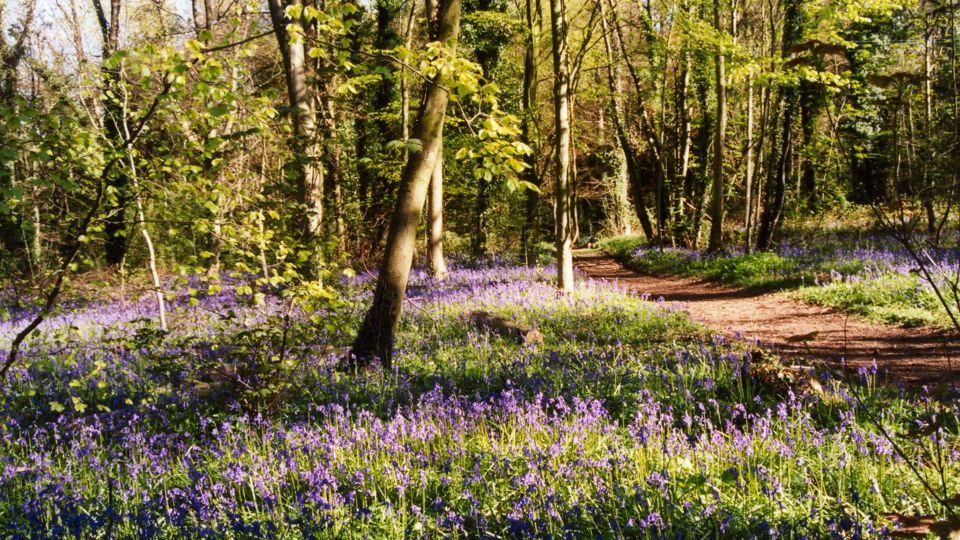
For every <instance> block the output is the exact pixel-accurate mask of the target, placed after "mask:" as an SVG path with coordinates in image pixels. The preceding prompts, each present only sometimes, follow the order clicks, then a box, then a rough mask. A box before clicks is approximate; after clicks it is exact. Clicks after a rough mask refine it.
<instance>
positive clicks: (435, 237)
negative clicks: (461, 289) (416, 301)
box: [427, 141, 447, 281]
mask: <svg viewBox="0 0 960 540" xmlns="http://www.w3.org/2000/svg"><path fill="white" fill-rule="evenodd" d="M427 227H428V231H429V232H428V238H427V259H428V260H429V262H430V272H431V273H432V274H433V277H434V278H435V279H437V280H441V281H442V280H444V279H446V278H447V261H446V260H445V259H444V256H443V143H442V141H441V145H440V153H439V154H437V164H436V167H434V169H433V176H431V177H430V195H429V200H428V201H427Z"/></svg>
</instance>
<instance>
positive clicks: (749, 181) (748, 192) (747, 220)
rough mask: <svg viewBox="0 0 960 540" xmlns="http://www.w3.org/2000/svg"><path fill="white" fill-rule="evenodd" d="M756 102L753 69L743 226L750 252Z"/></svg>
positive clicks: (749, 78) (749, 85)
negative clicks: (754, 100) (754, 99)
mask: <svg viewBox="0 0 960 540" xmlns="http://www.w3.org/2000/svg"><path fill="white" fill-rule="evenodd" d="M753 115H754V103H753V70H752V69H751V70H750V72H749V73H748V74H747V143H746V146H747V149H746V154H747V155H746V158H745V161H746V165H747V170H746V172H745V173H744V193H745V196H744V205H743V228H744V251H746V252H747V253H750V248H751V246H752V243H751V239H752V238H753V236H752V232H753V231H752V226H753V199H752V197H753V193H752V191H753V170H754V163H753V124H754V118H753Z"/></svg>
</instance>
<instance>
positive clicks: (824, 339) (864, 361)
mask: <svg viewBox="0 0 960 540" xmlns="http://www.w3.org/2000/svg"><path fill="white" fill-rule="evenodd" d="M576 266H577V267H578V268H579V269H580V271H582V272H583V273H584V274H586V275H587V276H589V277H590V278H593V279H597V280H607V281H612V282H616V283H618V284H619V285H620V286H621V287H624V288H626V289H627V290H629V291H630V292H633V293H635V294H638V295H648V296H649V298H650V299H651V300H659V299H663V301H665V302H669V303H674V304H678V305H679V306H678V307H680V308H681V309H683V310H685V311H687V312H688V313H689V314H690V316H691V318H693V319H694V320H696V321H698V322H701V323H703V324H705V325H707V326H708V327H711V328H714V329H716V330H720V331H722V332H723V333H725V334H727V335H729V336H731V337H736V338H742V339H746V340H749V341H754V342H757V343H758V344H759V345H761V346H763V347H764V348H768V349H770V350H773V351H776V352H778V353H780V354H782V355H783V356H785V357H788V358H805V359H810V360H819V361H823V362H825V363H828V364H831V365H834V366H838V367H839V366H840V365H841V364H843V363H844V360H845V365H846V366H847V367H850V368H856V367H859V366H870V365H871V364H872V363H873V361H874V360H875V361H876V363H877V367H878V368H879V369H880V372H881V373H884V374H886V376H887V377H889V379H890V380H891V381H892V382H902V383H904V384H906V385H910V386H914V385H922V384H930V385H937V384H940V383H945V382H960V340H958V339H957V337H956V335H952V334H951V333H949V332H946V331H944V330H941V329H937V328H928V327H923V328H901V327H897V326H891V325H883V324H876V323H871V322H868V321H865V320H863V319H860V318H858V317H856V316H854V315H848V314H845V313H842V312H839V311H837V310H835V309H831V308H825V307H820V306H812V305H808V304H804V303H801V302H797V301H795V300H792V299H790V298H789V297H787V295H786V294H784V293H753V292H748V291H745V290H742V289H736V288H730V287H723V286H719V285H716V284H713V283H709V282H706V281H703V280H700V279H690V278H682V277H671V276H650V275H641V274H638V273H636V272H634V271H632V270H630V269H628V268H626V267H624V266H623V265H622V264H620V262H618V261H617V260H616V259H614V258H613V257H611V256H609V255H586V256H582V257H577V259H576Z"/></svg>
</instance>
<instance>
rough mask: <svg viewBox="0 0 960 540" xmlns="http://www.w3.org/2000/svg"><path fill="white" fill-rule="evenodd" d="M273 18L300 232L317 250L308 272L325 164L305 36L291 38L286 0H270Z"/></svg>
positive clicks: (317, 234)
mask: <svg viewBox="0 0 960 540" xmlns="http://www.w3.org/2000/svg"><path fill="white" fill-rule="evenodd" d="M269 4H270V19H271V21H272V22H273V28H274V32H275V33H276V36H277V45H278V46H279V47H280V56H281V57H282V58H283V69H284V75H285V78H286V83H287V101H288V104H289V106H290V109H291V118H292V123H293V140H292V141H291V145H290V146H291V148H292V149H293V153H294V166H295V169H296V176H297V178H296V187H297V202H298V203H299V204H300V205H301V206H302V210H301V211H302V212H303V214H302V216H300V219H299V222H300V226H299V228H300V234H301V238H302V241H303V243H304V245H305V246H306V247H307V249H309V250H311V251H313V252H314V257H313V258H312V260H311V263H310V267H309V268H307V273H308V274H311V275H312V274H314V273H315V272H316V270H317V268H316V263H317V262H318V260H317V258H316V257H317V256H318V255H319V246H318V244H319V242H318V240H319V238H320V236H321V233H322V223H323V168H322V167H320V166H319V162H318V160H317V155H318V142H317V130H316V125H317V115H316V110H315V109H314V107H313V102H312V101H311V99H310V96H309V94H308V91H307V72H306V54H305V49H304V43H303V40H302V39H293V40H291V37H292V36H291V35H290V33H289V32H288V31H287V29H288V21H287V19H286V14H285V13H284V10H285V7H286V5H285V4H284V3H283V0H269Z"/></svg>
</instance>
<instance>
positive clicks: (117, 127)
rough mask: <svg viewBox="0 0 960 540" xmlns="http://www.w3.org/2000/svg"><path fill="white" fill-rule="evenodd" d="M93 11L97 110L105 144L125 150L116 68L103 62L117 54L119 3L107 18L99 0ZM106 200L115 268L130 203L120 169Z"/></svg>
mask: <svg viewBox="0 0 960 540" xmlns="http://www.w3.org/2000/svg"><path fill="white" fill-rule="evenodd" d="M93 7H94V11H96V14H97V21H98V22H99V25H100V34H101V37H102V40H103V41H102V49H101V50H102V58H103V63H102V64H101V68H100V77H101V81H102V85H103V87H102V88H101V101H100V104H101V107H102V108H103V128H104V134H105V136H106V139H107V141H108V142H109V144H112V145H114V146H115V148H116V149H117V150H118V151H126V144H125V141H124V137H123V130H122V129H121V126H122V125H123V122H124V119H123V107H122V106H121V104H120V102H119V98H118V97H117V96H118V95H119V93H120V69H119V68H118V67H112V66H110V65H109V64H108V63H107V59H109V58H110V57H111V56H113V54H114V53H115V52H116V51H117V47H118V46H119V38H120V8H121V0H110V6H109V7H110V15H109V18H108V17H107V13H106V12H105V11H104V9H103V5H102V4H101V2H100V0H93ZM107 183H108V185H107V193H108V195H107V197H106V198H105V199H104V205H103V207H104V217H103V222H104V224H103V232H104V236H105V239H104V255H105V257H106V260H107V263H108V264H110V265H113V266H117V265H119V264H120V263H121V262H122V261H123V259H124V257H125V256H126V254H127V247H128V244H129V242H128V231H127V225H128V224H127V211H128V208H127V207H128V206H129V203H130V195H131V194H130V178H129V176H128V174H127V171H126V170H124V168H123V167H118V168H116V170H115V171H113V173H112V174H111V175H110V178H108V179H107Z"/></svg>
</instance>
